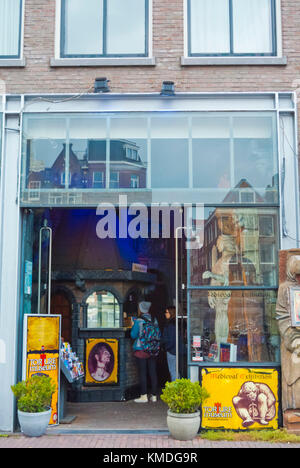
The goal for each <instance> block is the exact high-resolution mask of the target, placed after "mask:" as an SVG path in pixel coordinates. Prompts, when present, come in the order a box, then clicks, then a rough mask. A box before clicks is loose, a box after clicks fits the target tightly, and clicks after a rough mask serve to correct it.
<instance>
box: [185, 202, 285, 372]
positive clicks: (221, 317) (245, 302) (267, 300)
mask: <svg viewBox="0 0 300 468" xmlns="http://www.w3.org/2000/svg"><path fill="white" fill-rule="evenodd" d="M202 237H203V245H202V246H201V248H199V249H198V250H190V251H188V301H189V311H190V344H191V347H190V350H191V354H190V359H191V362H192V363H195V362H198V363H199V362H200V363H201V362H202V361H203V362H206V363H209V362H211V363H216V362H217V363H219V362H221V363H224V362H225V363H226V362H231V363H239V362H245V363H247V362H249V363H274V362H279V346H280V339H279V336H278V329H277V324H276V320H275V306H276V287H277V284H278V279H277V271H278V268H277V255H276V252H277V251H278V237H279V234H278V213H277V209H275V208H255V209H254V208H242V207H241V208H221V207H217V208H208V207H207V208H205V221H204V226H203V236H202Z"/></svg>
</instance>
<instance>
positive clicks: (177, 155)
mask: <svg viewBox="0 0 300 468" xmlns="http://www.w3.org/2000/svg"><path fill="white" fill-rule="evenodd" d="M151 148H152V154H151V167H152V173H151V175H152V187H153V188H161V187H167V188H171V187H180V188H182V187H188V140H184V139H178V140H167V139H164V140H163V139H157V140H156V139H155V140H152V145H151Z"/></svg>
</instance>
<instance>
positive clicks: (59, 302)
mask: <svg viewBox="0 0 300 468" xmlns="http://www.w3.org/2000/svg"><path fill="white" fill-rule="evenodd" d="M51 314H54V315H60V316H61V336H62V341H66V342H68V343H71V342H72V304H71V303H70V300H69V298H68V297H67V294H66V293H65V292H64V291H62V290H59V289H58V290H57V291H56V292H54V294H52V295H51Z"/></svg>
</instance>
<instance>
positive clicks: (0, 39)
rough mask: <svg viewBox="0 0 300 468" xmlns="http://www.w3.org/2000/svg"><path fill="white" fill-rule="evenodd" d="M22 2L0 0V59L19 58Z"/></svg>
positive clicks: (17, 0) (20, 0) (19, 0)
mask: <svg viewBox="0 0 300 468" xmlns="http://www.w3.org/2000/svg"><path fill="white" fill-rule="evenodd" d="M22 3H23V2H22V0H0V58H5V59H7V58H20V55H21V26H22Z"/></svg>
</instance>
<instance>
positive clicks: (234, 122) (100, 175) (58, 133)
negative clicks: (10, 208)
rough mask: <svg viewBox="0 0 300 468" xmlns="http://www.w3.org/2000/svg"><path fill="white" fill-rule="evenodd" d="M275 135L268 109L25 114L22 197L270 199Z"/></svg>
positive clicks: (273, 196) (274, 186)
mask: <svg viewBox="0 0 300 468" xmlns="http://www.w3.org/2000/svg"><path fill="white" fill-rule="evenodd" d="M276 140H277V129H276V116H275V114H273V113H266V112H261V113H259V112H245V113H213V112H212V113H211V112H208V113H205V114H203V113H199V112H195V113H191V114H187V113H181V112H173V113H155V114H154V113H134V112H133V113H114V114H106V115H104V114H103V115H101V114H93V115H91V114H82V115H80V116H79V115H76V114H60V115H58V114H51V115H49V114H48V115H43V114H25V115H24V139H23V156H22V190H23V197H22V201H23V202H26V201H27V202H32V203H34V202H36V203H38V202H42V203H43V204H65V203H67V204H68V203H70V204H76V196H78V200H79V199H80V197H81V201H82V203H89V198H88V196H90V197H91V193H92V192H95V193H96V192H97V191H99V190H109V189H110V190H115V191H116V190H122V189H127V190H136V191H142V190H145V189H152V190H153V191H158V190H159V191H165V193H167V190H169V189H175V190H174V192H173V193H176V194H177V195H178V196H179V194H180V193H183V192H185V193H189V194H191V193H193V194H194V200H195V199H196V200H197V203H210V204H225V203H226V204H276V203H278V154H277V145H276ZM84 192H85V194H84ZM161 193H162V192H161ZM195 194H196V195H195ZM170 196H171V195H170ZM64 197H65V198H64ZM68 197H69V198H68ZM84 197H86V198H84ZM90 200H91V198H90ZM169 201H170V202H171V201H172V200H169Z"/></svg>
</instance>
